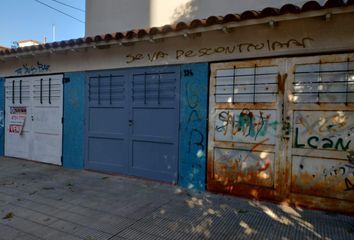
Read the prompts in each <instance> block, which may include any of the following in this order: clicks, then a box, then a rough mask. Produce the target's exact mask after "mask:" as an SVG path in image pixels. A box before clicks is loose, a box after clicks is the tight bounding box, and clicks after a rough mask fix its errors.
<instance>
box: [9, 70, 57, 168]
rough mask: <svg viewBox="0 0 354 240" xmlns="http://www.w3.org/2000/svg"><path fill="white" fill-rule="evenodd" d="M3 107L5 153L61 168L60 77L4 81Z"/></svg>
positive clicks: (22, 78) (35, 77)
mask: <svg viewBox="0 0 354 240" xmlns="http://www.w3.org/2000/svg"><path fill="white" fill-rule="evenodd" d="M6 106H7V107H6V110H7V111H6V124H7V125H6V129H7V131H6V141H5V149H6V153H5V154H6V155H7V156H12V157H19V158H24V159H30V160H35V161H40V162H46V163H51V164H56V165H61V156H62V116H63V75H61V74H58V75H46V76H34V77H19V78H9V79H6ZM16 121H17V122H18V123H16ZM19 121H20V122H23V124H24V127H23V129H22V130H19V129H17V127H18V126H19V125H21V123H20V122H19ZM18 131H20V132H18Z"/></svg>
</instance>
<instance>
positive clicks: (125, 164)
mask: <svg viewBox="0 0 354 240" xmlns="http://www.w3.org/2000/svg"><path fill="white" fill-rule="evenodd" d="M113 76H116V77H113ZM179 78H180V68H179V67H176V66H172V67H171V66H168V67H166V66H164V67H153V68H138V69H130V70H116V71H97V72H91V73H89V74H88V86H87V91H88V96H89V98H88V103H87V119H88V126H87V151H86V152H87V157H86V168H89V169H94V170H100V171H106V172H116V173H122V174H128V175H133V176H138V177H145V178H150V179H154V180H159V181H166V182H174V183H176V182H177V176H178V126H179V98H178V95H179Z"/></svg>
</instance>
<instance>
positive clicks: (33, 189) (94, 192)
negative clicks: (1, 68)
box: [0, 158, 354, 240]
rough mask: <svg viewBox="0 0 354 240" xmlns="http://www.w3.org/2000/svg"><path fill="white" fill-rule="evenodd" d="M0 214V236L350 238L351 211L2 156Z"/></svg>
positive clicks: (352, 231) (353, 229)
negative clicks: (202, 190)
mask: <svg viewBox="0 0 354 240" xmlns="http://www.w3.org/2000/svg"><path fill="white" fill-rule="evenodd" d="M353 207H354V206H353ZM0 217H1V218H0V239H6V240H8V239H16V240H17V239H51V240H53V239H54V240H55V239H65V240H70V239H91V240H93V239H354V225H353V224H354V217H352V216H345V215H340V214H326V213H324V212H319V211H311V210H305V209H297V208H296V209H295V208H291V207H285V206H280V205H275V204H272V203H267V202H255V201H251V200H247V199H240V198H236V197H228V196H222V195H216V194H211V193H202V194H197V193H194V192H189V191H186V190H184V189H181V188H179V187H174V186H170V185H164V184H159V183H156V182H150V181H145V180H138V179H133V178H125V177H120V176H111V175H105V174H100V173H93V172H88V171H75V170H68V169H63V168H61V167H55V166H49V165H45V164H39V163H33V162H29V161H25V160H16V159H7V158H3V159H0Z"/></svg>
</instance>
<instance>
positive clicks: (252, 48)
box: [126, 37, 314, 64]
mask: <svg viewBox="0 0 354 240" xmlns="http://www.w3.org/2000/svg"><path fill="white" fill-rule="evenodd" d="M313 41H314V39H313V38H310V37H303V38H301V39H294V38H291V39H288V40H286V41H279V40H275V41H273V40H266V41H264V42H242V43H235V44H233V45H229V46H215V47H203V48H199V49H177V50H176V51H175V52H174V53H169V52H166V51H161V50H158V51H154V52H148V53H141V52H140V53H134V54H127V55H126V63H127V64H130V63H133V62H139V61H148V62H155V61H158V60H163V59H165V58H167V57H168V56H172V57H174V58H175V59H176V60H183V59H186V58H202V57H206V56H211V55H232V54H242V53H251V52H258V51H263V52H264V51H265V52H274V51H281V50H286V49H297V48H309V47H310V46H311V43H312V42H313Z"/></svg>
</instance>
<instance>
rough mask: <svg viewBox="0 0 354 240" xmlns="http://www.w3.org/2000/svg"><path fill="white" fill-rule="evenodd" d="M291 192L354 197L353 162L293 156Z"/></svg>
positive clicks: (344, 197) (349, 198)
mask: <svg viewBox="0 0 354 240" xmlns="http://www.w3.org/2000/svg"><path fill="white" fill-rule="evenodd" d="M292 161H293V163H292V192H296V193H304V194H310V195H315V196H322V197H323V196H324V197H333V198H338V199H347V200H353V199H354V187H353V183H354V162H353V161H351V160H350V161H349V160H336V159H323V158H315V157H302V156H293V160H292Z"/></svg>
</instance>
